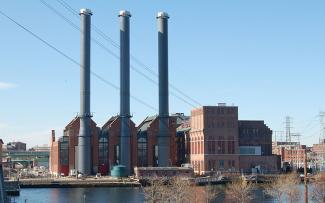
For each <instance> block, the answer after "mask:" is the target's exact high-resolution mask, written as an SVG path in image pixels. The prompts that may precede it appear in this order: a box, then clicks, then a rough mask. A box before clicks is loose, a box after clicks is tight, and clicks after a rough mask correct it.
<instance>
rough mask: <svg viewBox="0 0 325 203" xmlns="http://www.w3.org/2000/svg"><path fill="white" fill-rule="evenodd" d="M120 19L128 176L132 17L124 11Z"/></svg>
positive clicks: (123, 161) (123, 143)
mask: <svg viewBox="0 0 325 203" xmlns="http://www.w3.org/2000/svg"><path fill="white" fill-rule="evenodd" d="M118 16H119V18H120V122H121V123H120V130H121V136H120V164H121V165H124V166H125V168H126V171H127V173H128V174H130V172H131V159H130V157H131V150H130V149H131V133H130V17H131V13H130V12H129V11H125V10H122V11H120V13H119V15H118Z"/></svg>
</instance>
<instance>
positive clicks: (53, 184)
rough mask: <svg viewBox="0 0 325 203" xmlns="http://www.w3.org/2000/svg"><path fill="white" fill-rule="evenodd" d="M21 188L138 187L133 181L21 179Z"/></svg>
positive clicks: (135, 181)
mask: <svg viewBox="0 0 325 203" xmlns="http://www.w3.org/2000/svg"><path fill="white" fill-rule="evenodd" d="M19 185H20V187H21V188H74V187H76V188H77V187H78V188H80V187H140V186H141V184H140V183H139V182H138V181H137V180H133V179H78V180H77V179H68V178H60V179H43V178H42V179H21V180H19Z"/></svg>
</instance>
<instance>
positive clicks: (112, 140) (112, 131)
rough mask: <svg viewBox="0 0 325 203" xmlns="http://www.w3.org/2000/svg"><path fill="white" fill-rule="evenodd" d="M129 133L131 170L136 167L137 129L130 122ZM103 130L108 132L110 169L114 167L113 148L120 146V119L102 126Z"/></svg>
mask: <svg viewBox="0 0 325 203" xmlns="http://www.w3.org/2000/svg"><path fill="white" fill-rule="evenodd" d="M129 126H130V131H131V140H130V143H131V146H130V147H131V150H130V153H131V154H130V157H131V169H132V171H133V168H134V167H135V166H137V136H136V135H137V129H136V127H135V124H134V123H133V121H132V120H130V123H129ZM103 129H107V130H108V144H109V145H108V159H109V160H108V164H109V165H108V168H109V169H111V168H112V167H113V166H114V163H115V162H116V160H115V157H116V155H115V146H116V145H119V146H120V131H121V129H120V118H119V117H118V118H116V119H115V120H114V121H113V122H111V123H110V124H109V125H104V126H103Z"/></svg>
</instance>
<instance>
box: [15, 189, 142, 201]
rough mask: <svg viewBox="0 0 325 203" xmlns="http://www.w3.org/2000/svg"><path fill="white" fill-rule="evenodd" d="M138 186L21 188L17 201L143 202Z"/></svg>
mask: <svg viewBox="0 0 325 203" xmlns="http://www.w3.org/2000/svg"><path fill="white" fill-rule="evenodd" d="M143 199H144V196H143V194H142V192H141V189H140V188H123V187H118V188H37V189H36V188H30V189H21V193H20V196H19V197H16V198H12V201H13V200H15V202H17V203H25V200H26V202H27V203H75V202H76V203H79V202H80V203H84V202H85V203H115V202H116V203H135V202H143Z"/></svg>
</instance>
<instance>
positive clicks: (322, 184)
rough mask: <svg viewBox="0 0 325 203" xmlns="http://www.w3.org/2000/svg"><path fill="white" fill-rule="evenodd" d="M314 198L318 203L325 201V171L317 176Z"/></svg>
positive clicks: (324, 202) (314, 185)
mask: <svg viewBox="0 0 325 203" xmlns="http://www.w3.org/2000/svg"><path fill="white" fill-rule="evenodd" d="M312 199H313V201H315V202H318V203H325V173H320V174H318V175H317V176H316V177H315V182H314V183H313V193H312Z"/></svg>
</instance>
